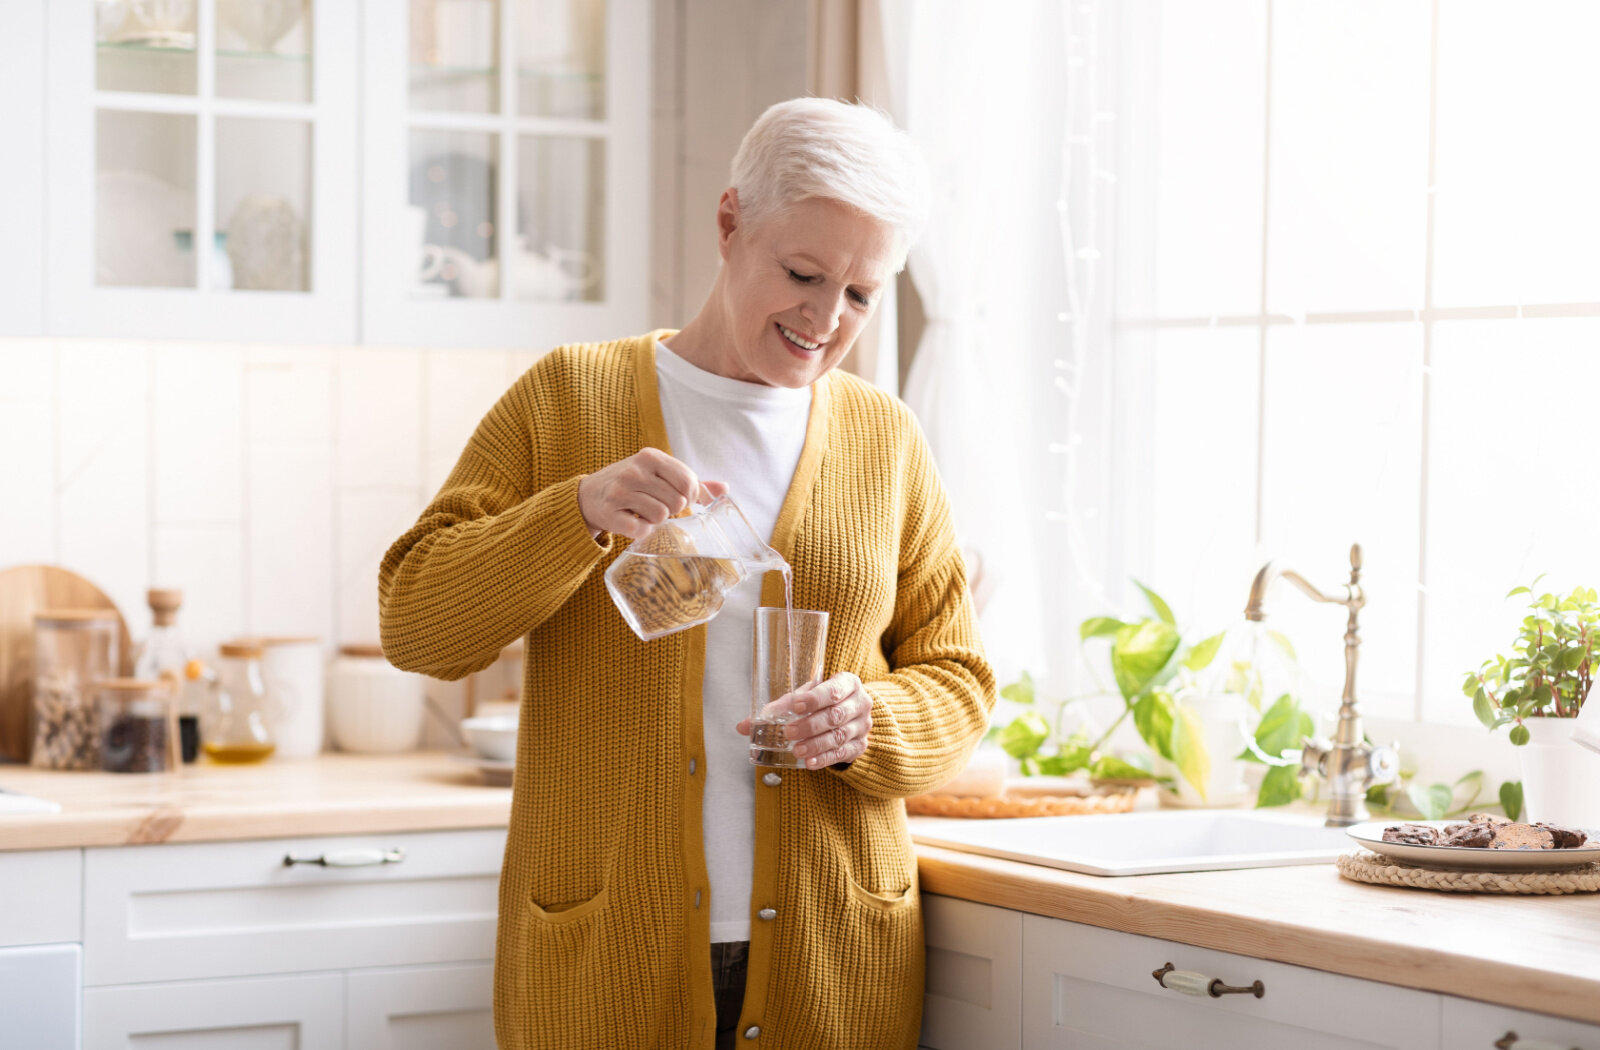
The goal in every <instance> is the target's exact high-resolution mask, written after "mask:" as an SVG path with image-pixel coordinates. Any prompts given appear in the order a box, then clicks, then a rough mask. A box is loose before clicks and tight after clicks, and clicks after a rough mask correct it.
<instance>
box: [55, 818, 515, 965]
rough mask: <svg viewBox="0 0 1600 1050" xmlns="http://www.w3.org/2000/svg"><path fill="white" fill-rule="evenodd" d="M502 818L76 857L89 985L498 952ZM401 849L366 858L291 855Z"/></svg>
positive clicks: (465, 958)
mask: <svg viewBox="0 0 1600 1050" xmlns="http://www.w3.org/2000/svg"><path fill="white" fill-rule="evenodd" d="M504 850H505V831H504V830H503V829H489V830H472V831H443V832H426V833H416V834H406V835H384V836H381V837H359V838H358V837H343V836H341V837H338V838H305V839H263V840H259V841H253V842H216V843H194V844H183V845H165V846H121V847H115V848H108V849H92V850H89V851H87V855H86V857H85V860H84V938H83V941H84V983H85V984H86V985H88V986H96V985H108V984H128V983H134V982H145V981H173V980H183V979H186V978H192V977H230V976H240V975H246V974H267V973H289V972H296V971H305V970H338V969H348V968H353V967H361V966H396V965H409V964H413V963H436V962H466V961H472V960H482V959H489V958H492V957H493V955H494V935H495V916H496V913H497V911H498V892H499V880H500V861H501V856H502V854H503V852H504ZM351 851H367V852H368V853H374V852H384V851H398V853H399V855H400V856H401V857H402V859H399V860H398V861H396V862H392V863H381V864H371V865H367V866H360V867H340V866H327V867H322V866H317V865H315V864H292V865H291V864H287V863H285V858H286V857H296V858H315V857H319V856H321V857H325V858H326V859H328V860H329V861H330V862H332V861H338V860H341V859H349V854H350V852H351Z"/></svg>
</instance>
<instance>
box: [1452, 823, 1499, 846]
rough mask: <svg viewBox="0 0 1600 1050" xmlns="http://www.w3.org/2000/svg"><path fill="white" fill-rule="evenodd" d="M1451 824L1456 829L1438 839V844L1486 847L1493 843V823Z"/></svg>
mask: <svg viewBox="0 0 1600 1050" xmlns="http://www.w3.org/2000/svg"><path fill="white" fill-rule="evenodd" d="M1453 826H1454V827H1455V829H1456V830H1455V831H1452V832H1450V833H1449V834H1448V835H1446V836H1445V837H1444V838H1442V839H1440V840H1439V845H1441V846H1468V847H1471V848H1473V849H1486V848H1488V847H1490V846H1492V845H1493V844H1494V840H1495V825H1493V824H1456V825H1453Z"/></svg>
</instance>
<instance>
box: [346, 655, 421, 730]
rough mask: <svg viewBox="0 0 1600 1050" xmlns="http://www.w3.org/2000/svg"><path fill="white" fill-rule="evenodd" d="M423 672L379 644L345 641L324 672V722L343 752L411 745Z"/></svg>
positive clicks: (417, 727)
mask: <svg viewBox="0 0 1600 1050" xmlns="http://www.w3.org/2000/svg"><path fill="white" fill-rule="evenodd" d="M424 684H425V683H424V680H423V677H422V676H421V675H417V674H411V673H409V672H407V671H402V670H400V669H399V668H397V667H395V666H394V665H393V664H391V663H389V661H388V660H385V659H384V657H383V649H382V647H380V646H377V645H345V646H341V647H340V648H339V658H338V659H337V660H335V661H334V662H333V669H332V670H331V671H330V672H329V674H328V727H329V730H330V732H332V734H333V742H334V744H335V745H336V746H337V747H338V748H339V749H340V750H341V751H360V752H368V753H374V752H393V751H411V750H414V749H415V748H416V746H417V744H418V743H419V742H420V741H421V738H422V723H423V715H424V712H425V707H424V703H425V701H424V698H423V697H424V694H423V686H424Z"/></svg>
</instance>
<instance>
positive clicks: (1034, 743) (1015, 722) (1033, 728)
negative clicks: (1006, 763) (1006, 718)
mask: <svg viewBox="0 0 1600 1050" xmlns="http://www.w3.org/2000/svg"><path fill="white" fill-rule="evenodd" d="M1049 737H1050V725H1049V723H1047V722H1046V721H1045V720H1044V719H1043V718H1042V717H1041V716H1040V714H1039V712H1037V711H1024V712H1023V713H1022V714H1020V715H1018V716H1017V717H1016V718H1014V719H1012V721H1011V724H1010V725H1008V726H1006V727H1005V728H1004V729H1002V730H1001V731H1000V746H1001V747H1002V748H1003V749H1004V750H1005V753H1006V754H1008V755H1010V756H1011V757H1012V758H1020V759H1029V758H1032V757H1033V756H1034V755H1036V754H1038V753H1039V748H1040V747H1041V746H1042V745H1043V744H1044V742H1045V741H1046V740H1047V739H1049Z"/></svg>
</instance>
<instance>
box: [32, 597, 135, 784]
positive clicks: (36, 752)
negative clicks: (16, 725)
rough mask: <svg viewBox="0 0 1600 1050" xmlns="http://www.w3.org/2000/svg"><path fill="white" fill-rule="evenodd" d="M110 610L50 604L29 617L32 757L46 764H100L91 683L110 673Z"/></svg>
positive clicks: (113, 633)
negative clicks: (31, 654)
mask: <svg viewBox="0 0 1600 1050" xmlns="http://www.w3.org/2000/svg"><path fill="white" fill-rule="evenodd" d="M119 631H120V619H119V617H118V615H117V612H116V610H114V609H50V610H44V611H41V612H38V613H35V614H34V617H33V718H34V724H33V730H34V731H33V756H32V761H33V764H34V765H35V766H39V767H42V768H45V769H98V768H99V767H100V732H99V713H98V711H97V710H96V708H95V706H94V694H93V690H94V687H95V683H97V682H100V681H103V680H105V679H107V678H111V677H114V676H115V675H116V673H117V659H118V656H119V653H118V646H117V638H118V633H119Z"/></svg>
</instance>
